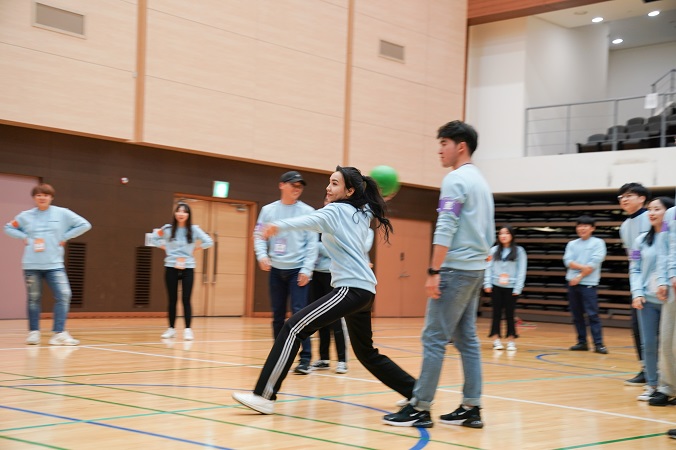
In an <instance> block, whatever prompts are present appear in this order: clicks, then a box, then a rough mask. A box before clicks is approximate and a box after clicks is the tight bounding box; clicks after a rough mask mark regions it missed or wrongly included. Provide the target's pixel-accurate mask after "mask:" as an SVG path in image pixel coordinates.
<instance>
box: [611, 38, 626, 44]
mask: <svg viewBox="0 0 676 450" xmlns="http://www.w3.org/2000/svg"><path fill="white" fill-rule="evenodd" d="M622 42H624V41H623V40H622V39H620V38H617V39H613V44H615V45H617V44H621V43H622Z"/></svg>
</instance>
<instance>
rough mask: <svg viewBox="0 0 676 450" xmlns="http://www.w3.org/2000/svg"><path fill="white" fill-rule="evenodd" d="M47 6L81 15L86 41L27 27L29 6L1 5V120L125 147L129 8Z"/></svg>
mask: <svg viewBox="0 0 676 450" xmlns="http://www.w3.org/2000/svg"><path fill="white" fill-rule="evenodd" d="M48 4H49V5H51V6H54V7H57V8H58V7H60V8H64V9H66V10H72V11H75V12H77V13H80V14H83V15H84V16H85V24H86V25H85V30H86V39H83V38H80V37H75V36H71V35H68V34H64V33H59V32H55V31H50V30H46V29H43V28H38V27H34V26H32V25H31V24H32V20H33V18H32V17H33V16H32V15H33V11H32V8H33V2H32V1H27V0H7V1H3V2H0V73H2V74H3V77H2V79H3V82H2V83H1V84H0V119H1V120H5V121H11V122H19V123H26V124H30V125H32V126H41V127H51V128H62V129H65V130H70V131H74V132H78V133H86V134H95V135H101V136H106V137H109V138H114V139H129V138H130V137H131V135H132V126H133V123H132V119H133V107H134V103H133V100H134V96H133V89H134V79H133V70H134V65H135V63H134V58H135V41H136V28H135V27H136V7H135V5H134V4H133V3H130V2H119V1H113V0H91V1H85V0H79V1H78V0H74V1H65V0H52V1H49V2H48ZM99 11H106V13H105V15H102V14H100V13H98V12H99Z"/></svg>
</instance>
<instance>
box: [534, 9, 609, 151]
mask: <svg viewBox="0 0 676 450" xmlns="http://www.w3.org/2000/svg"><path fill="white" fill-rule="evenodd" d="M607 34H608V27H607V25H605V24H599V25H598V26H596V25H595V26H585V27H579V28H574V29H570V28H564V27H561V26H559V25H555V24H552V23H550V22H547V21H545V20H542V19H539V18H537V17H529V18H528V27H527V45H526V83H525V85H526V107H537V106H545V105H560V104H567V103H577V102H587V101H594V100H599V99H604V98H605V97H606V90H607V80H608V44H607ZM575 112H576V111H569V110H568V108H556V109H543V110H540V109H538V110H532V111H531V112H530V114H529V120H528V136H527V142H528V146H527V154H528V155H530V156H533V155H557V154H565V153H572V152H574V151H575V143H576V142H585V141H586V139H587V137H588V136H589V135H590V134H594V132H596V130H605V129H606V128H608V127H609V126H611V125H613V124H611V123H607V121H608V108H607V106H606V105H590V106H585V107H583V108H579V109H578V110H577V112H578V113H579V115H580V116H584V120H583V121H569V120H568V119H567V118H568V117H569V116H570V115H575Z"/></svg>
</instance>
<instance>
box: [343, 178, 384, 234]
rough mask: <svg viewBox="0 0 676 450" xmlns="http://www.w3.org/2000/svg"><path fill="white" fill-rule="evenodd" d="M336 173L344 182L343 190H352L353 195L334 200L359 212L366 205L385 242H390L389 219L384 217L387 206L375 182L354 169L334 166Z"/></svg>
mask: <svg viewBox="0 0 676 450" xmlns="http://www.w3.org/2000/svg"><path fill="white" fill-rule="evenodd" d="M336 172H340V173H341V175H343V180H345V189H354V193H353V194H352V195H351V196H350V197H349V198H344V199H341V200H336V201H337V202H340V203H349V204H350V205H352V206H354V207H355V208H357V209H358V210H360V211H363V210H364V207H365V206H366V205H368V207H369V208H370V209H371V212H372V213H373V216H374V217H375V218H376V219H377V220H378V225H377V226H376V228H380V229H381V231H382V232H383V236H384V238H385V242H390V233H392V232H394V229H393V228H392V224H391V223H390V219H388V218H387V217H385V214H387V204H386V203H385V200H384V199H383V196H382V195H380V190H379V189H378V184H376V181H375V180H374V179H373V178H371V177H369V176H366V175H362V174H361V172H360V171H359V169H357V168H356V167H340V166H336Z"/></svg>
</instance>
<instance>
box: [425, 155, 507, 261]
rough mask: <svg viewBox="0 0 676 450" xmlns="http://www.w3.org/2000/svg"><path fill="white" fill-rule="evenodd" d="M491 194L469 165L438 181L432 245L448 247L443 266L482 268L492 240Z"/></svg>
mask: <svg viewBox="0 0 676 450" xmlns="http://www.w3.org/2000/svg"><path fill="white" fill-rule="evenodd" d="M493 209H494V205H493V194H492V193H491V189H490V187H489V186H488V183H486V180H485V179H484V177H483V176H482V175H481V172H479V169H477V168H476V166H474V165H473V164H465V165H462V166H460V167H458V168H457V169H455V170H453V171H452V172H449V173H448V174H447V175H446V176H445V177H444V181H443V182H442V184H441V194H440V196H439V208H438V209H437V212H438V213H439V216H438V218H437V224H436V228H435V230H434V239H433V241H432V243H433V244H435V245H441V246H444V247H448V253H446V258H445V259H444V262H443V263H442V264H441V267H443V268H451V269H460V270H484V269H485V268H486V265H487V261H486V260H487V258H488V250H489V249H490V247H491V244H492V243H493V242H494V241H495V221H494V218H493Z"/></svg>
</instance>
